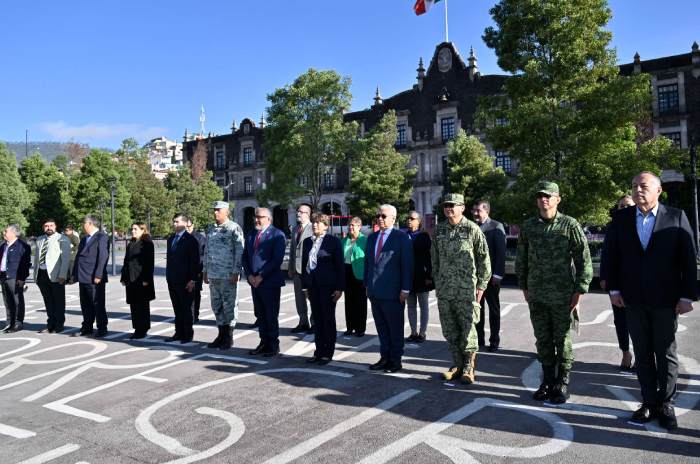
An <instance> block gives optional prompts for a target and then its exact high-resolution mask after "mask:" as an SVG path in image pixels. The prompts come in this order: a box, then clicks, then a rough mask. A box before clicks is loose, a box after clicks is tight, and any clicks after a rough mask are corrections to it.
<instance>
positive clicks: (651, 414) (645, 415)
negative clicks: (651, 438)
mask: <svg viewBox="0 0 700 464" xmlns="http://www.w3.org/2000/svg"><path fill="white" fill-rule="evenodd" d="M657 414H658V408H656V407H654V406H653V405H649V404H642V405H641V406H640V407H639V409H637V410H636V411H634V413H632V417H631V418H630V421H631V422H634V423H636V424H646V423H647V422H649V421H652V420H654V419H656V416H657ZM674 419H675V417H674Z"/></svg>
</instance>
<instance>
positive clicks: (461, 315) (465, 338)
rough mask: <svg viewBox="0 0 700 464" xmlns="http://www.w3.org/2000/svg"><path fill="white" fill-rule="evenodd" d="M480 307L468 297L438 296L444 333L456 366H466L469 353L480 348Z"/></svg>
mask: <svg viewBox="0 0 700 464" xmlns="http://www.w3.org/2000/svg"><path fill="white" fill-rule="evenodd" d="M480 308H481V307H480V306H479V305H478V304H475V303H474V302H469V301H466V299H459V300H453V299H445V298H438V312H439V313H440V325H441V326H442V335H443V336H444V337H445V340H447V346H448V348H449V350H450V351H451V352H452V357H453V359H454V363H455V366H456V367H459V368H462V367H464V368H466V367H467V366H466V362H467V361H468V359H469V353H473V352H476V351H477V350H478V347H479V344H478V339H477V333H476V324H477V323H478V322H479V316H480V314H479V312H480Z"/></svg>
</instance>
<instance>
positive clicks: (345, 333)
mask: <svg viewBox="0 0 700 464" xmlns="http://www.w3.org/2000/svg"><path fill="white" fill-rule="evenodd" d="M343 335H345V336H346V337H347V336H348V335H352V330H349V329H348V330H346V331H345V332H343Z"/></svg>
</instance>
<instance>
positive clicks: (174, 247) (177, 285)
mask: <svg viewBox="0 0 700 464" xmlns="http://www.w3.org/2000/svg"><path fill="white" fill-rule="evenodd" d="M188 221H189V218H188V217H187V216H185V215H184V214H176V215H175V217H173V229H175V233H174V234H173V235H171V236H170V237H169V238H168V249H167V250H168V251H167V264H166V267H165V280H166V281H167V282H168V292H169V293H170V301H172V303H173V311H174V312H175V333H174V334H173V336H172V337H170V338H169V339H168V340H167V341H168V342H174V341H178V340H179V341H180V343H189V342H191V341H192V337H193V335H194V330H193V329H192V324H193V321H194V317H193V313H192V300H193V296H194V294H193V292H194V286H195V281H196V280H197V275H198V273H199V270H200V262H199V243H198V242H197V240H196V239H195V238H194V237H192V236H191V235H190V234H189V233H188V232H187V222H188Z"/></svg>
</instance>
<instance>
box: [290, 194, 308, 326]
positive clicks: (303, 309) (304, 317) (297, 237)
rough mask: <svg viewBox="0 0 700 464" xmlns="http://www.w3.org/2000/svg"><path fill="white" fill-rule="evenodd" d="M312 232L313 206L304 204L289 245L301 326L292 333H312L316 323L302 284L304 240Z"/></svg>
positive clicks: (298, 210) (300, 209)
mask: <svg viewBox="0 0 700 464" xmlns="http://www.w3.org/2000/svg"><path fill="white" fill-rule="evenodd" d="M313 234H314V233H313V231H312V230H311V206H309V205H307V204H306V203H302V204H300V205H299V206H298V207H297V226H296V227H295V228H294V229H292V240H291V243H290V244H289V271H288V274H289V278H290V279H292V282H293V283H294V301H295V302H296V306H297V314H298V315H299V324H298V325H297V326H296V327H294V328H293V329H292V333H301V332H311V333H313V330H312V328H311V326H312V325H313V323H314V319H313V315H311V317H309V309H308V306H307V304H306V296H305V294H304V289H303V288H302V283H301V271H302V269H301V249H302V243H304V240H306V239H307V238H309V237H311V236H312V235H313Z"/></svg>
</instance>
